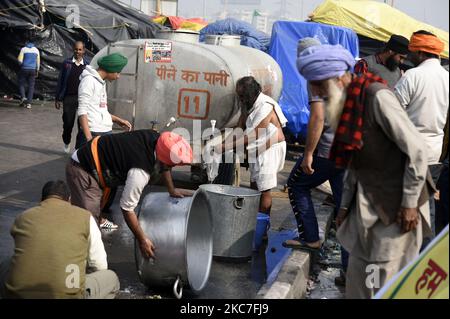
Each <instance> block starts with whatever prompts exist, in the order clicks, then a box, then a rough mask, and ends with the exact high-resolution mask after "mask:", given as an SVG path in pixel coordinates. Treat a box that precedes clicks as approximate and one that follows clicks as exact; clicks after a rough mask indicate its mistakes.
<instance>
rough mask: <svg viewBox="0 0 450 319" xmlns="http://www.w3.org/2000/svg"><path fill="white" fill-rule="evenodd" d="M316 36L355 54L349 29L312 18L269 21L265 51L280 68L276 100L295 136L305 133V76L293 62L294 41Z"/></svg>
mask: <svg viewBox="0 0 450 319" xmlns="http://www.w3.org/2000/svg"><path fill="white" fill-rule="evenodd" d="M306 37H311V38H316V39H317V40H319V41H320V42H321V43H322V44H340V45H342V46H343V47H345V48H346V49H347V50H349V51H350V52H351V53H352V54H353V56H354V57H355V58H356V57H358V55H359V48H358V37H357V35H356V33H355V32H354V31H352V30H350V29H347V28H342V27H335V26H330V25H325V24H320V23H314V22H292V21H277V22H275V24H274V25H273V29H272V39H271V42H270V47H269V54H270V55H271V56H272V57H273V58H274V59H275V60H276V61H277V62H278V64H279V65H280V67H281V70H282V72H283V90H282V93H281V97H280V100H279V104H280V106H281V108H282V110H283V113H284V115H285V116H286V118H287V119H288V121H289V122H288V125H287V126H288V130H289V132H290V133H291V134H293V135H295V136H296V137H299V136H300V137H305V136H306V130H307V125H308V120H309V104H308V93H307V86H306V80H305V79H304V78H303V77H302V76H301V75H300V74H299V73H298V70H297V66H296V59H297V44H298V41H299V40H300V39H303V38H306Z"/></svg>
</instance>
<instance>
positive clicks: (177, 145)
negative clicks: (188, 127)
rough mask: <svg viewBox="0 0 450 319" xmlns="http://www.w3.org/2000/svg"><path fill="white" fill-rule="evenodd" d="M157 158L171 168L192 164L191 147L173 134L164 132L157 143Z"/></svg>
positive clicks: (180, 137)
mask: <svg viewBox="0 0 450 319" xmlns="http://www.w3.org/2000/svg"><path fill="white" fill-rule="evenodd" d="M156 158H157V159H158V160H159V161H161V162H163V163H164V164H166V165H169V166H175V165H185V164H190V163H192V158H193V157H192V148H191V145H189V143H188V142H187V141H186V140H185V139H184V138H183V137H182V136H181V135H178V134H176V133H173V132H164V133H162V134H161V135H160V136H159V138H158V142H156Z"/></svg>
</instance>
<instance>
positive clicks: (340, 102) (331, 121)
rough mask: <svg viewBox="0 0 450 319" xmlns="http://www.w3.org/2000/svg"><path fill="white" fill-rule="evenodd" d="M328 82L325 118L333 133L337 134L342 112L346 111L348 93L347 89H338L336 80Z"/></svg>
mask: <svg viewBox="0 0 450 319" xmlns="http://www.w3.org/2000/svg"><path fill="white" fill-rule="evenodd" d="M327 82H328V83H327V85H328V101H327V102H326V104H325V117H326V121H327V123H328V125H329V126H330V128H331V129H332V130H333V132H336V130H337V127H338V125H339V121H340V119H341V115H342V111H343V110H344V104H345V100H346V99H347V93H346V91H345V89H341V88H339V87H338V85H337V84H336V81H335V80H334V79H329V80H328V81H327Z"/></svg>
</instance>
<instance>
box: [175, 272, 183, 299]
mask: <svg viewBox="0 0 450 319" xmlns="http://www.w3.org/2000/svg"><path fill="white" fill-rule="evenodd" d="M178 289H179V290H180V291H179V292H178ZM173 294H174V295H175V297H176V298H177V299H181V297H182V296H183V285H182V284H181V280H180V276H177V280H175V283H174V284H173Z"/></svg>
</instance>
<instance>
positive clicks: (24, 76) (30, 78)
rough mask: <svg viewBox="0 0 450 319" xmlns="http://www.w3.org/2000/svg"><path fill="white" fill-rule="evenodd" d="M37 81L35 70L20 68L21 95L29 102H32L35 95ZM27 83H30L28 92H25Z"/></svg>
mask: <svg viewBox="0 0 450 319" xmlns="http://www.w3.org/2000/svg"><path fill="white" fill-rule="evenodd" d="M35 81H36V71H35V70H20V71H19V91H20V97H21V98H22V99H26V100H27V103H30V104H31V101H33V95H34V83H35ZM25 85H28V94H25Z"/></svg>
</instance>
